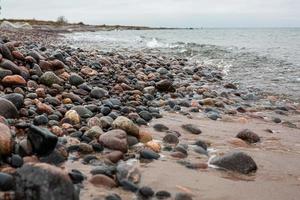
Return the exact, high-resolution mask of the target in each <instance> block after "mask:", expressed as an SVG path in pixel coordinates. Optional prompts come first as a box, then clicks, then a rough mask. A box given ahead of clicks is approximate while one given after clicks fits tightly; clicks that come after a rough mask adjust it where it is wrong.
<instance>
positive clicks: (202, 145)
mask: <svg viewBox="0 0 300 200" xmlns="http://www.w3.org/2000/svg"><path fill="white" fill-rule="evenodd" d="M195 145H197V146H199V147H202V148H203V149H204V150H207V144H206V143H205V142H204V141H202V140H197V141H196V142H195Z"/></svg>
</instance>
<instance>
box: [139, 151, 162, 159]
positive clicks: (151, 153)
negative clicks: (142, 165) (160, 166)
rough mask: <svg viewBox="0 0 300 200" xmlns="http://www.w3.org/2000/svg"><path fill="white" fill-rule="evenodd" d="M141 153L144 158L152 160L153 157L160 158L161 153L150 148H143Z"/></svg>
mask: <svg viewBox="0 0 300 200" xmlns="http://www.w3.org/2000/svg"><path fill="white" fill-rule="evenodd" d="M140 155H141V158H144V159H149V160H152V159H155V160H157V159H159V157H160V155H159V154H158V153H156V152H154V151H152V150H150V149H143V150H141V152H140Z"/></svg>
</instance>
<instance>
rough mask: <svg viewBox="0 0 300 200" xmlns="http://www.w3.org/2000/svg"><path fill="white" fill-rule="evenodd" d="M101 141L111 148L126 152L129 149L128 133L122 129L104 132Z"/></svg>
mask: <svg viewBox="0 0 300 200" xmlns="http://www.w3.org/2000/svg"><path fill="white" fill-rule="evenodd" d="M99 142H100V143H101V144H103V146H105V147H107V148H109V149H113V150H119V151H122V152H124V153H126V152H127V150H128V145H127V134H126V132H125V131H123V130H120V129H115V130H111V131H108V132H106V133H104V134H102V135H101V136H100V138H99Z"/></svg>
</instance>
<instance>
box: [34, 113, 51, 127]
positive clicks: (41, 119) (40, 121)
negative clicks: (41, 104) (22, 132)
mask: <svg viewBox="0 0 300 200" xmlns="http://www.w3.org/2000/svg"><path fill="white" fill-rule="evenodd" d="M48 122H49V120H48V118H47V117H46V116H45V115H38V116H35V117H34V119H33V124H34V125H36V126H39V125H46V124H48Z"/></svg>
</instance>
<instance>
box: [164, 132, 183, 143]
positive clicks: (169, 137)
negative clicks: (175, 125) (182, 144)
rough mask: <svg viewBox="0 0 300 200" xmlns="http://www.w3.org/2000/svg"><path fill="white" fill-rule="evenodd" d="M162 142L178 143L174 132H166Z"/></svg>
mask: <svg viewBox="0 0 300 200" xmlns="http://www.w3.org/2000/svg"><path fill="white" fill-rule="evenodd" d="M163 142H165V143H168V144H178V143H179V139H178V137H177V136H175V135H174V134H167V135H166V136H165V137H164V138H163Z"/></svg>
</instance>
